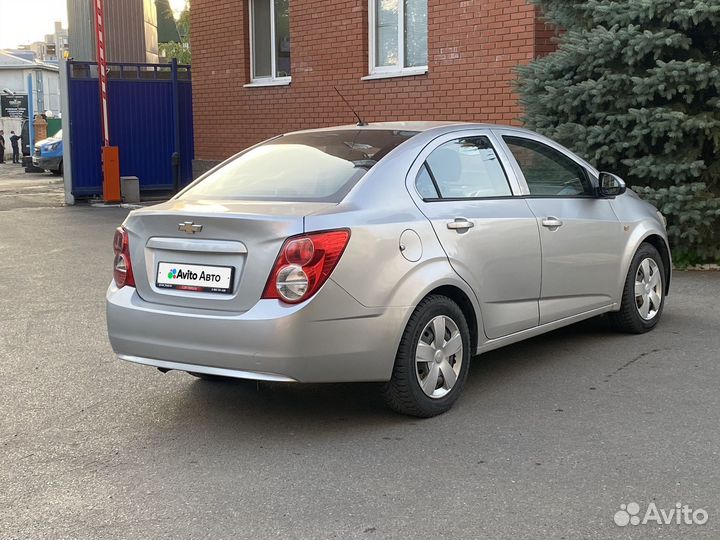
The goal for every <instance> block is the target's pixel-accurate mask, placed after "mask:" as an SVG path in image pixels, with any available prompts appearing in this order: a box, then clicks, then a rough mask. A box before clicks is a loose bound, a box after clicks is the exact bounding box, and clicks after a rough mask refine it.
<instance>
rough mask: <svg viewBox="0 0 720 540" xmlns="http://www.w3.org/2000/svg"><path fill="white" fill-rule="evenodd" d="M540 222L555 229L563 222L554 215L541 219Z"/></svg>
mask: <svg viewBox="0 0 720 540" xmlns="http://www.w3.org/2000/svg"><path fill="white" fill-rule="evenodd" d="M542 224H543V227H547V228H548V229H557V228H558V227H562V225H563V222H562V221H561V220H559V219H558V218H556V217H553V216H550V217H546V218H545V219H543V220H542Z"/></svg>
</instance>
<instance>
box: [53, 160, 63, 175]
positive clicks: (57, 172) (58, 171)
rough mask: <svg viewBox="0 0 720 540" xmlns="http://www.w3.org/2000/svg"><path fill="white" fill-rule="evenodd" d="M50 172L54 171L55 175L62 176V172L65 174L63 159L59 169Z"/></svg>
mask: <svg viewBox="0 0 720 540" xmlns="http://www.w3.org/2000/svg"><path fill="white" fill-rule="evenodd" d="M50 172H51V173H53V174H54V175H55V176H62V174H63V164H62V161H61V162H60V166H59V167H58V168H57V169H52V170H51V171H50Z"/></svg>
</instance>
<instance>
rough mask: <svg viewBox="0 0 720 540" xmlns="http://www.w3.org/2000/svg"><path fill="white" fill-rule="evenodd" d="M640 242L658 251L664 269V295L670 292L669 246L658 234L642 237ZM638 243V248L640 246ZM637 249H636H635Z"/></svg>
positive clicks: (670, 262)
mask: <svg viewBox="0 0 720 540" xmlns="http://www.w3.org/2000/svg"><path fill="white" fill-rule="evenodd" d="M642 244H650V245H651V246H653V247H654V248H655V249H657V250H658V252H659V253H660V257H662V263H663V268H664V269H665V291H664V292H665V296H667V295H668V294H670V279H671V278H672V259H671V256H670V248H669V247H668V245H667V242H666V241H665V239H664V238H663V237H662V236H660V235H659V234H649V235H648V236H646V237H645V238H643V239H642V242H641V243H640V245H642ZM640 245H638V248H639V247H640ZM636 251H637V249H636Z"/></svg>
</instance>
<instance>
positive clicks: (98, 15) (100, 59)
mask: <svg viewBox="0 0 720 540" xmlns="http://www.w3.org/2000/svg"><path fill="white" fill-rule="evenodd" d="M94 2H95V41H96V43H97V64H98V79H99V81H100V120H101V122H102V132H103V146H110V126H109V124H108V102H107V99H108V98H107V58H106V56H105V14H104V13H103V4H102V3H103V0H94Z"/></svg>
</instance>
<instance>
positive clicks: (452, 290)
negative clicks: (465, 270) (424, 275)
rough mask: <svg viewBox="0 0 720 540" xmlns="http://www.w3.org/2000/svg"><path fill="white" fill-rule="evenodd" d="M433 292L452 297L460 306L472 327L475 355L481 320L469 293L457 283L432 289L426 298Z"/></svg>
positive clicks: (471, 348)
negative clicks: (457, 285)
mask: <svg viewBox="0 0 720 540" xmlns="http://www.w3.org/2000/svg"><path fill="white" fill-rule="evenodd" d="M433 294H437V295H441V296H445V297H447V298H450V300H452V301H453V302H455V303H456V304H457V305H458V306H459V307H460V310H461V311H462V312H463V315H465V321H466V322H467V325H468V328H469V329H470V350H471V351H473V355H474V354H475V351H476V350H477V348H478V345H479V343H478V340H479V339H480V337H479V325H478V322H479V321H478V316H477V312H476V308H475V306H474V305H473V303H472V301H471V300H470V298H468V295H467V294H465V292H464V291H463V290H462V289H460V288H459V287H456V286H455V285H441V286H440V287H437V288H435V289H433V290H432V291H430V292H429V293H428V294H426V295H425V297H424V298H427V297H428V296H431V295H433ZM421 301H422V300H421Z"/></svg>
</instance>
